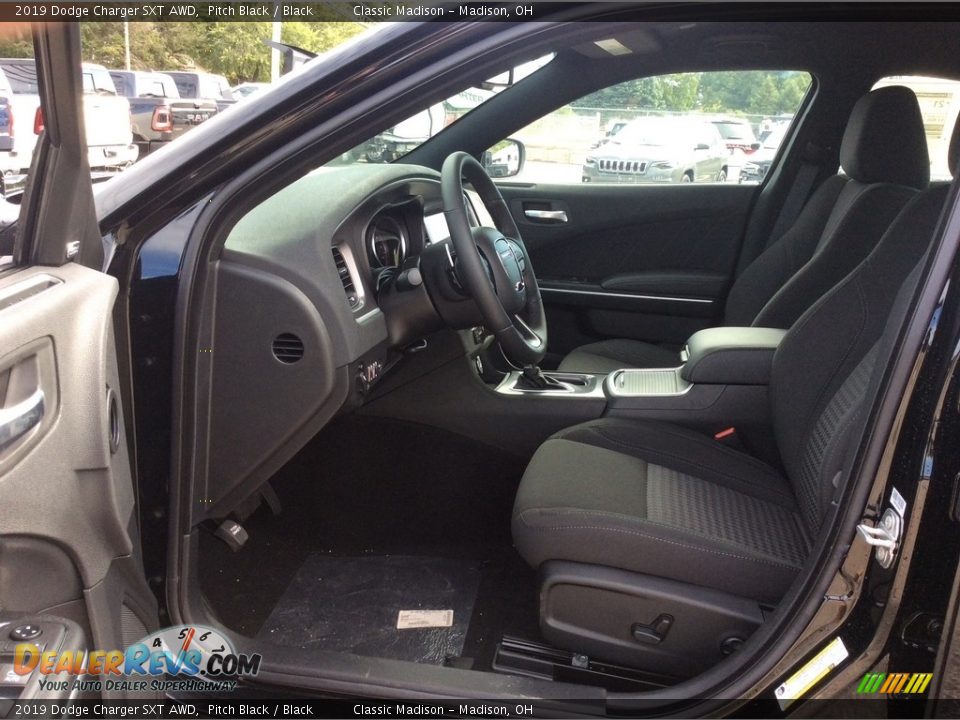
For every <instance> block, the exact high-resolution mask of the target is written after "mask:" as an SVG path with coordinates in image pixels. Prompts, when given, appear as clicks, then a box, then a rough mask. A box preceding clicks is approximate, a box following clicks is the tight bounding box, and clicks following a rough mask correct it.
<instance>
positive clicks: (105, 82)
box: [83, 67, 117, 95]
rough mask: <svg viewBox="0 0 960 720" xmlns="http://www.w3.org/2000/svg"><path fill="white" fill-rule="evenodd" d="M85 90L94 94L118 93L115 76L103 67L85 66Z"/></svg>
mask: <svg viewBox="0 0 960 720" xmlns="http://www.w3.org/2000/svg"><path fill="white" fill-rule="evenodd" d="M83 91H84V92H85V93H88V94H94V95H116V94H117V88H116V86H115V85H114V84H113V78H111V77H110V73H108V72H107V71H106V70H104V69H103V68H87V67H85V68H83Z"/></svg>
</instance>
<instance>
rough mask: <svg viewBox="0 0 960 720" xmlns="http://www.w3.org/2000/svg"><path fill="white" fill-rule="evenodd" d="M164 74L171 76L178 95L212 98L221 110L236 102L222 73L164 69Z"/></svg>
mask: <svg viewBox="0 0 960 720" xmlns="http://www.w3.org/2000/svg"><path fill="white" fill-rule="evenodd" d="M163 72H164V74H166V75H169V76H170V77H172V78H173V81H174V82H175V83H176V84H177V90H178V91H179V92H180V97H181V98H184V99H187V98H189V99H191V100H213V101H215V102H216V103H217V110H218V111H219V112H223V111H224V110H226V109H227V108H228V107H230V106H231V105H234V104H235V103H236V102H237V98H236V97H235V96H234V94H233V92H231V90H230V83H228V82H227V79H226V78H225V77H224V76H223V75H214V74H212V73H205V72H192V71H186V70H165V71H163Z"/></svg>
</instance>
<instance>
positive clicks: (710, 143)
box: [582, 117, 730, 183]
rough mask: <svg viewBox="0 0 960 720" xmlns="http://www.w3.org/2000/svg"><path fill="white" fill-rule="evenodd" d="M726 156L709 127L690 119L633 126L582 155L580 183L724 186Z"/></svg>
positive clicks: (667, 119)
mask: <svg viewBox="0 0 960 720" xmlns="http://www.w3.org/2000/svg"><path fill="white" fill-rule="evenodd" d="M729 159H730V151H729V149H728V148H727V146H726V143H725V142H724V140H723V138H722V137H721V136H720V133H719V132H718V131H717V128H716V127H715V126H714V125H713V123H712V122H710V121H709V120H706V119H701V118H692V117H642V118H637V119H636V120H632V121H631V122H629V123H627V125H625V126H624V127H623V129H622V130H620V132H618V133H617V134H616V135H614V136H613V137H611V138H610V139H609V140H608V141H607V142H605V143H603V144H601V145H600V147H598V148H595V149H593V150H591V151H589V153H588V154H587V158H586V160H585V161H584V164H583V172H582V180H583V182H585V183H586V182H604V183H611V182H612V183H674V182H679V183H685V182H725V181H726V179H727V163H728V161H729Z"/></svg>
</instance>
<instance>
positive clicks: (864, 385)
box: [513, 130, 960, 602]
mask: <svg viewBox="0 0 960 720" xmlns="http://www.w3.org/2000/svg"><path fill="white" fill-rule="evenodd" d="M957 137H958V132H957V131H956V130H955V131H954V139H953V142H952V143H951V169H952V170H953V172H954V173H956V166H957V155H958V153H960V147H958V146H960V142H958V139H957ZM948 189H949V188H948V187H947V186H939V187H936V188H931V189H929V190H926V191H924V192H923V193H920V194H919V195H918V196H916V197H915V198H914V200H912V201H911V202H910V204H909V205H908V206H907V207H906V208H904V210H903V212H902V213H901V214H900V215H899V216H898V218H897V220H896V221H895V222H894V223H893V225H892V226H891V227H890V229H889V230H888V231H887V233H886V234H885V235H884V237H883V239H882V240H881V242H880V243H879V244H878V245H877V247H876V248H875V249H874V251H873V252H872V253H871V254H870V255H869V256H868V257H867V258H866V259H865V260H864V261H863V262H861V263H860V265H859V266H858V267H857V268H856V269H855V270H854V271H853V272H852V273H850V274H849V275H848V276H847V277H846V278H844V280H843V281H842V282H841V283H840V284H838V285H837V286H836V287H835V288H834V289H833V290H831V291H830V292H828V293H827V294H826V295H825V296H823V297H822V298H821V299H820V300H818V301H817V302H816V303H815V304H814V305H813V307H811V308H810V309H809V310H808V311H807V312H806V313H804V315H803V316H802V317H801V318H800V319H799V320H798V321H797V323H795V324H794V326H793V327H792V328H791V329H790V330H789V331H788V332H787V334H786V335H785V336H784V339H783V341H782V342H781V344H780V346H779V348H778V350H777V353H776V355H775V356H774V361H773V372H772V378H771V383H770V401H771V417H772V419H773V423H772V424H773V432H774V437H775V439H776V443H777V448H778V450H779V454H780V459H781V464H782V468H783V470H782V471H779V470H777V469H774V468H773V467H771V466H769V465H767V464H765V463H763V462H761V461H759V460H757V459H756V458H753V457H751V456H750V455H748V454H746V453H743V452H739V451H736V450H733V449H731V448H728V447H726V446H724V445H722V444H721V443H719V442H717V441H716V440H714V439H713V438H712V437H709V436H705V435H702V434H699V433H697V432H694V431H692V430H688V429H685V428H683V427H680V426H677V425H672V424H668V423H661V422H644V421H638V420H630V419H624V418H612V417H611V418H601V419H599V420H595V421H592V422H588V423H585V424H582V425H577V426H574V427H572V428H568V429H566V430H563V431H561V432H559V433H556V434H555V435H553V436H552V437H551V438H550V439H548V440H547V441H546V442H545V443H544V444H543V445H542V446H541V447H540V448H539V449H538V450H537V452H536V453H535V455H534V456H533V458H532V460H531V461H530V464H529V466H528V467H527V470H526V472H525V473H524V476H523V479H522V481H521V483H520V487H519V489H518V492H517V497H516V502H515V505H514V514H513V536H514V542H515V544H516V547H517V549H518V551H519V552H520V553H521V555H523V557H524V558H525V559H526V560H527V561H528V562H529V563H530V564H531V565H533V566H534V567H538V566H540V565H541V564H542V563H544V562H546V561H549V560H566V561H574V562H579V563H585V564H589V565H599V566H607V567H613V568H618V569H621V570H628V571H632V572H636V573H642V574H646V575H652V576H657V577H661V578H667V579H670V580H675V581H680V582H683V583H688V584H690V585H693V586H699V587H707V588H713V589H717V590H723V591H726V592H728V593H732V594H735V595H740V596H742V597H746V598H750V599H753V600H757V601H761V602H776V601H777V599H778V598H780V597H781V596H782V594H783V593H784V591H785V590H786V588H787V587H788V585H789V584H790V583H791V582H792V580H793V578H794V577H795V575H796V574H797V572H798V571H799V569H800V568H801V566H802V565H803V563H804V561H805V560H806V557H807V555H808V552H809V549H810V546H811V542H812V539H813V538H815V537H816V535H817V533H818V532H819V531H820V525H821V523H822V521H823V518H824V516H825V514H826V512H827V510H828V508H829V507H830V505H831V503H832V502H833V500H834V498H835V496H836V493H837V491H838V488H840V487H841V486H842V482H843V480H844V478H845V477H846V476H847V474H848V473H849V469H850V462H851V456H852V454H853V453H852V450H853V449H854V448H855V446H856V444H857V442H858V441H859V437H860V432H861V430H862V424H863V417H864V416H863V410H864V401H865V398H867V397H868V396H869V395H870V392H869V391H868V390H869V388H871V387H872V386H874V384H875V383H877V382H878V380H877V378H878V377H879V374H880V373H881V371H882V370H883V367H884V366H885V364H886V362H887V355H888V353H889V340H890V337H891V333H895V332H896V329H897V325H898V323H897V322H893V323H890V322H889V319H890V317H891V313H892V311H894V310H895V309H899V311H900V312H902V308H903V305H904V304H905V298H906V297H908V296H907V295H906V294H905V293H907V292H909V291H910V290H912V287H913V285H915V283H916V280H917V277H918V276H919V268H918V266H919V262H920V261H921V259H922V258H923V256H924V254H925V253H926V251H927V248H928V246H929V244H930V239H931V238H932V236H933V233H934V230H935V229H936V225H937V222H938V220H939V217H940V214H941V211H942V208H943V205H944V203H945V200H946V197H947V193H948ZM898 319H899V317H898ZM888 325H889V328H888Z"/></svg>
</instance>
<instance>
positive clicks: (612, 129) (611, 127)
mask: <svg viewBox="0 0 960 720" xmlns="http://www.w3.org/2000/svg"><path fill="white" fill-rule="evenodd" d="M628 122H629V121H628V120H613V121H611V122H610V123H608V124H607V130H606V132H604V134H603V137H602V138H600V139H599V140H597V141H596V142H595V143H594V144H593V145H591V146H590V149H591V150H592V149H593V148H598V147H600V146H601V145H603V144H604V143H606V142H609V140H610V138H612V137H613V136H614V135H616V134H617V133H618V132H620V131H621V130H623V128H624V127H625V126H626V125H627V123H628Z"/></svg>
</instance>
